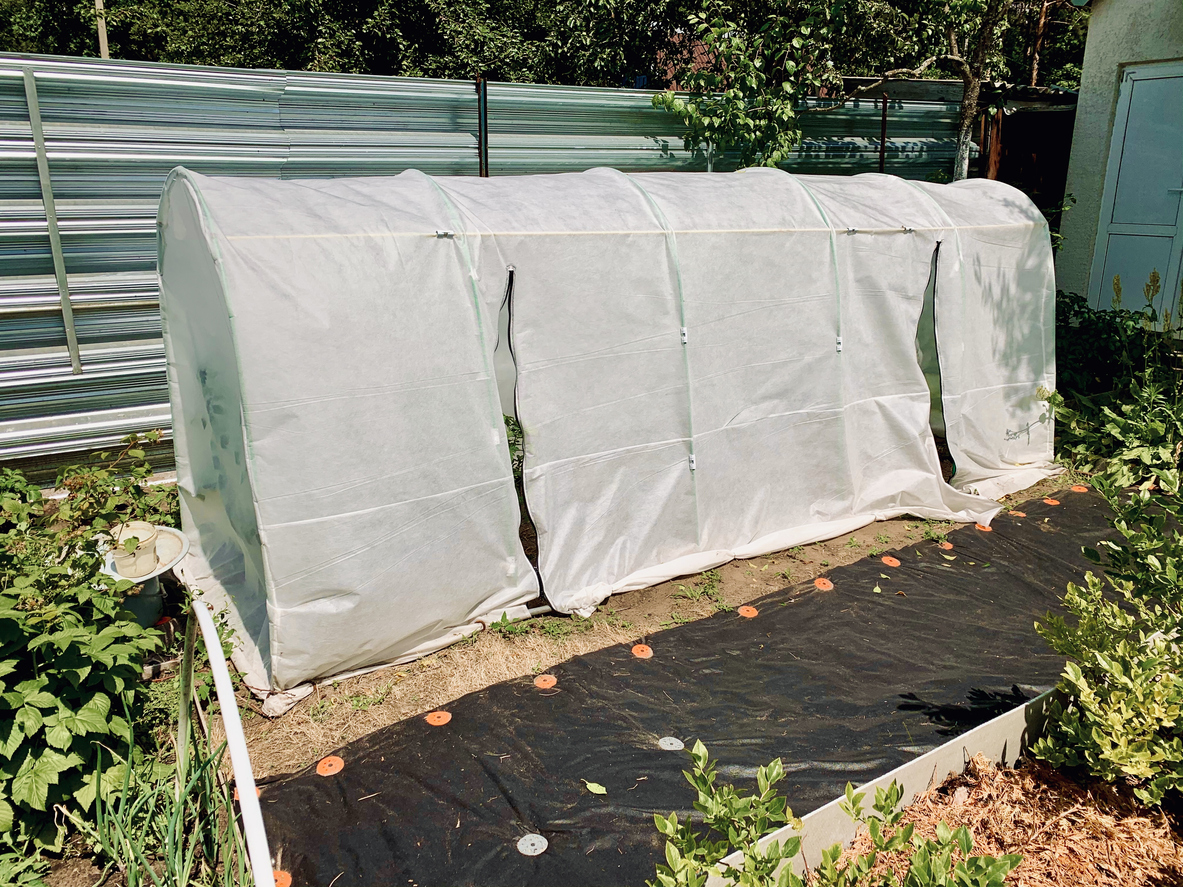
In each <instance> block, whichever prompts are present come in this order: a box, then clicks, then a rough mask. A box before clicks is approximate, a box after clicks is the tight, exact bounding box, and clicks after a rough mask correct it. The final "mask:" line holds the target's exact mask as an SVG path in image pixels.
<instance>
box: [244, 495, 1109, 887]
mask: <svg viewBox="0 0 1183 887" xmlns="http://www.w3.org/2000/svg"><path fill="white" fill-rule="evenodd" d="M1055 498H1056V499H1058V500H1059V501H1060V504H1059V505H1048V504H1044V503H1043V502H1039V501H1038V500H1037V501H1035V502H1030V503H1026V504H1025V505H1023V506H1021V508H1022V509H1023V510H1024V511H1025V512H1026V517H1016V516H1013V515H1011V514H1008V513H1007V512H1005V511H1004V512H1003V513H1002V514H1000V515H999V516H998V518H996V519H995V521H994V524H993V528H992V531H991V532H983V531H981V530H978V529H976V528H974V527H972V526H969V527H965V528H962V529H958V530H957V531H955V532H953V533H952V534H951V535H950V536H949V541H950V542H952V544H953V548H952V549H950V550H943V549H941V548H940V547H938V545H937V544H936V543H935V542H934V541H924V542H920V543H917V544H916V545H913V546H911V547H909V548H905V549H903V550H901V551H895V552H891V555H892V556H894V557H895V558H898V560H899V561H900V565H899V566H897V567H892V566H888V565H887V564H885V563H883V562H882V561H881V559H880V558H878V557H868V558H864V559H863V560H861V561H859V562H858V563H856V564H852V565H851V566H848V567H841V568H838V569H835V570H833V571H832V572H830V573H828V574H826V575H827V578H829V579H830V580H831V581H832V582H833V586H834V587H833V589H832V590H830V591H821V590H817V589H815V588H814V586H813V585H812V584H809V585H805V586H796V587H793V588H787V589H785V590H783V591H780V592H776V593H774V594H770V595H767V596H765V597H763V598H760V599H759V600H756V601H753V602H752V605H753V606H754V607H755V608H756V609H757V610H758V611H759V612H758V615H756V616H755V617H753V618H745V617H743V616H741V615H739V614H738V613H736V612H721V613H717V614H716V615H714V616H713V617H711V618H709V619H704V620H701V621H698V622H693V623H690V624H687V625H682V626H679V627H676V628H672V629H670V630H668V631H662V632H659V633H657V634H654V635H650V636H648V637H646V638H642V639H640V642H643V643H645V644H648V645H649V646H650V647H651V648H652V651H653V656H652V658H650V659H640V658H637V657H636V656H634V655H633V653H632V645H628V644H626V645H622V646H616V647H611V648H608V649H605V650H600V651H598V652H595V653H591V654H588V655H586V656H580V657H578V658H576V659H572V660H570V661H568V662H565V663H563V664H561V665H558V666H556V667H555V668H553V669H551V670H550V672H548V673H549V674H552V675H554V676H555V677H556V678H557V684H556V685H555V686H554V687H553V688H551V689H547V690H541V689H539V688H538V687H536V686H535V684H534V682H533V679H532V677H525V678H521V679H520V680H515V681H509V682H507V683H503V684H498V685H496V686H493V687H489V688H488V689H486V690H482V691H480V692H477V693H471V694H469V695H468V696H465V697H463V698H461V699H458V700H456V701H455V702H453V703H450V704H449V705H447V706H446V710H447V712H448V713H450V714H451V720H449V721H448V722H447V723H446V724H444V725H442V726H432V725H431V724H429V723H428V722H427V721H426V720H425V719H424V717H422V716H420V717H415V718H411V719H409V720H406V721H403V722H401V723H398V724H393V725H391V726H389V727H386V728H384V729H382V730H379V731H377V732H375V733H373V734H371V735H369V736H367V737H365V738H363V739H360V740H358V741H356V742H353V743H351V744H350V745H347V746H345V747H344V748H342V749H340V750H339V751H338V752H336V754H337V755H338V756H340V757H341V758H342V759H343V760H344V767H343V769H341V771H340V772H338V773H335V774H334V775H331V776H321V775H318V773H317V770H316V768H315V767H310V768H309V769H307V770H305V771H302V772H300V773H296V774H292V775H290V776H286V777H281V778H278V779H276V780H273V781H271V782H269V783H268V784H266V785H264V786H263V787H262V795H261V797H262V802H263V815H264V817H265V819H266V823H267V831H268V836H269V838H270V841H271V852H272V855H273V857H274V856H277V855H278V856H279V860H278V862H279V868H281V869H282V870H285V871H287V872H289V873H291V875H292V876H293V883H294V884H297V885H299V884H317V885H329V884H332V885H333V887H355V885H376V884H383V885H433V887H434V885H464V884H474V885H615V884H628V885H641V884H643V883H644V882H645V879H646V878H652V877H653V874H654V867H655V864H656V863H657V862H659V861H660V860H661V859H662V855H663V854H662V850H663V844H662V843H661V841H659V836H658V833H657V830H656V829H655V828H654V825H653V814H654V812H661V813H669V812H670V811H671V810H674V811H677V812H678V814H679V818H682V817H683V815H684V814H686V813H687V812H688V811H689V808H690V805H691V803H692V802H693V800H694V794H693V790H692V789H691V788H690V786H689V785H688V784H687V783H686V781H685V779H684V778H683V776H682V772H681V771H682V770H683V769H687V768H688V766H689V756H688V754H687V753H686V752H685V751H665V750H663V749H662V748H661V747H659V745H658V740H659V739H661V738H662V737H675V738H677V739H680V740H682V741H683V742H685V743H686V745H687V747H689V746H690V745H691V744H692V743H693V741H694V740H695V739H701V740H702V741H703V742H704V743H705V744H706V746H707V748H708V749H709V750H710V752H711V754H712V756H714V757H716V758H717V759H718V761H719V778H720V781H727V782H734V783H735V784H737V785H738V786H742V787H744V788H749V789H750V788H751V787H753V785H754V782H755V772H756V768H757V767H759V766H760V765H762V764H766V763H767V762H768V761H770V760H772V759H773V758H776V757H779V758H782V759H783V760H784V762H785V769H786V771H787V772H788V777H787V778H786V779H785V780H784V782H783V783H781V788H782V790H783V791H784V793H785V794H786V795H787V796H788V798H789V802H790V805H791V806H792V808H793V811H794V813H796V814H797V815H799V816H800V815H803V814H805V813H808V812H809V811H811V810H814V809H816V808H818V807H820V806H822V805H823V804H825V803H827V802H828V801H830V800H832V799H833V798H834V797H836V796H837V795H838V794H840V793H841V792H842V790H843V789H844V787H845V785H846V783H847V781H850V782H853V783H854V784H855V785H858V784H860V783H863V782H866V781H868V780H870V779H873V778H875V777H877V776H879V775H882V774H884V773H886V772H888V771H889V770H892V769H894V768H895V767H898V766H899V765H901V764H903V763H905V762H907V761H909V760H911V759H912V758H914V757H916V756H918V755H920V754H923V753H924V752H926V751H928V750H930V749H932V748H934V747H935V746H937V745H940V744H941V743H943V742H946V741H948V739H949V737H950V736H951V735H954V734H955V733H956V732H959V731H961V730H964V729H966V728H968V727H972V726H975V725H976V724H978V723H981V722H983V721H985V720H987V719H988V718H990V717H993V716H995V715H997V714H1000V713H1002V712H1003V711H1005V710H1007V709H1009V708H1011V707H1013V706H1015V705H1017V704H1019V703H1020V702H1021V701H1022V699H1023V698H1024V697H1029V696H1032V695H1035V694H1036V693H1038V692H1041V691H1042V690H1044V689H1047V688H1049V687H1050V686H1052V685H1053V684H1054V683H1055V681H1056V679H1057V676H1058V675H1059V673H1060V670H1061V668H1062V667H1063V660H1062V658H1060V657H1058V656H1056V655H1054V654H1052V653H1051V652H1050V651H1049V650H1048V649H1047V647H1046V645H1045V644H1044V642H1043V641H1042V640H1041V639H1040V638H1039V636H1038V635H1037V634H1036V633H1035V631H1034V628H1033V623H1034V621H1035V620H1036V619H1037V618H1039V617H1041V616H1042V615H1043V614H1044V613H1046V612H1047V611H1048V610H1049V609H1051V608H1054V607H1055V606H1056V604H1057V598H1058V595H1059V594H1060V593H1061V592H1062V591H1063V589H1064V587H1065V586H1066V585H1067V583H1069V582H1071V581H1079V580H1080V578H1081V577H1082V576H1083V574H1084V573H1085V572H1086V570H1087V569H1088V568H1089V565H1088V563H1087V561H1085V560H1084V558H1083V556H1082V555H1081V553H1080V550H1081V546H1083V545H1095V544H1096V542H1097V541H1098V540H1099V539H1101V538H1103V537H1105V536H1108V535H1109V534H1110V530H1109V524H1108V520H1107V518H1108V511H1107V509H1106V507H1105V504H1104V502H1103V500H1102V499H1101V498H1100V497H1099V496H1097V495H1096V494H1095V493H1073V492H1070V491H1065V492H1063V493H1060V494H1056V495H1055ZM884 576H886V577H887V578H883V577H884ZM876 587H878V588H879V591H878V592H876V591H875V588H876ZM585 780H586V781H587V782H592V783H598V784H599V785H602V786H603V787H604V788H606V789H607V793H606V794H593V793H592V792H590V791H589V790H588V789H587V787H586V784H585ZM529 833H537V834H541V835H542V836H544V837H545V838H546V840H547V841H548V842H549V846H548V847H547V849H546V851H545V852H543V853H542V854H541V855H538V856H533V857H531V856H525V855H523V854H521V853H519V851H518V849H517V842H518V840H519V839H520V838H521V837H523V836H524V835H526V834H529Z"/></svg>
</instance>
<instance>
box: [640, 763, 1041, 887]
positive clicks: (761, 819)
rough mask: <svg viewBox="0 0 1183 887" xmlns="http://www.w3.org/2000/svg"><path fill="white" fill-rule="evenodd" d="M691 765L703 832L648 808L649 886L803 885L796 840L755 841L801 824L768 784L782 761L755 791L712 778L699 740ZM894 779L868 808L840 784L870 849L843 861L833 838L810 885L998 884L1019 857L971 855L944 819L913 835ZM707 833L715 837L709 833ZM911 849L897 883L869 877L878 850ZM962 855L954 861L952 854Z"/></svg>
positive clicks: (764, 771) (780, 773)
mask: <svg viewBox="0 0 1183 887" xmlns="http://www.w3.org/2000/svg"><path fill="white" fill-rule="evenodd" d="M690 756H691V759H692V761H693V767H692V769H691V770H690V771H689V772H686V774H685V776H686V779H687V780H688V781H689V782H690V784H691V785H692V786H693V787H694V790H695V792H696V793H697V795H698V797H697V800H696V801H695V802H694V809H695V810H697V811H698V812H699V813H700V814H702V824H703V825H704V826H705V827H706V829H707V831H708V834H700V833H699V832H698V831H696V829H695V827H694V824H693V823H692V822H691V821H688V820H687V821H682V822H679V821H678V817H677V814H674V813H671V814H670V815H669V816H668V817H665V816H662V815H660V814H656V815H654V817H653V818H654V822H655V823H656V824H657V830H658V831H659V832H661V834H663V835H664V836H665V837H666V845H665V859H666V863H665V864H664V865H658V866H657V877H656V879H655V880H653V881H647V882H646V883H647V884H648V887H703V885H705V884H706V881H707V878H708V876H710V875H712V874H713V875H718V876H720V877H722V878H723V879H724V880H725V881H726V882H727V883H729V884H737V885H741V887H805V885H806V881H805V880H804V879H803V878H802V877H801V876H800V875H798V874H797V873H796V872H794V871H793V868H792V865H791V863H790V861H791V860H792V859H794V858H795V857H796V856H797V855H798V854H799V853H800V852H801V839H800V838H799V837H796V836H794V837H790V838H788V839H787V840H785V841H784V842H780V841H771V842H769V843H768V844H767V845H765V846H763V847H761V846H760V845H759V841H760V839H761V838H763V837H765V836H766V835H769V834H771V833H772V832H775V831H776V830H777V829H779V828H781V827H783V826H786V825H790V826H792V827H793V828H795V829H800V828H801V820H799V819H796V818H794V816H793V812H792V810H790V809H789V806H788V802H787V801H786V800H785V798H784V797H783V796H781V795H779V794H777V793H776V791H775V786H776V784H777V783H778V782H780V781H781V780H782V779H784V776H785V772H784V766H783V764H782V763H781V760H780V759H779V758H777V759H776V760H774V761H772V763H770V764H768V765H766V766H764V767H761V768H760V769H759V770H758V771H757V773H756V789H757V791H756V794H745V793H742V792H739V791H736V789H735V787H734V786H731V785H716V784H715V781H716V777H717V774H716V765H715V762H714V761H712V760H710V756H709V755H708V753H707V749H706V747H705V746H704V745H703V744H702V742H695V743H694V748H693V749H692V750H691V752H690ZM902 794H903V792H902V790H901V789H900V786H899V785H898V784H897V783H895V782H893V783H892V784H891V786H890V787H888V788H887V789H876V791H875V801H874V803H873V805H872V808H873V809H872V811H870V812H868V811H865V810H864V809H863V801H864V799H865V797H866V795H865V794H864V793H862V792H859V793H857V794H856V793H855V791H854V789H853V788H852V787H851V786H850V785H849V783H848V784H847V786H846V797H845V798H844V799H843V800H842V802H841V807H842V810H843V811H844V812H845V813H846V815H847V816H849V817H850V818H851V819H852V820H853V821H855V822H858V823H861V824H862V825H864V826H866V828H867V830H868V832H869V834H870V836H871V844H872V847H873V848H874V849H873V850H872V851H871V852H870V853H867V854H861V855H857V856H855V857H853V858H851V859H849V860H847V861H846V862H845V863H844V862H843V849H842V845H840V844H835V845H834V846H832V847H830V848H829V849H827V850H824V851H823V852H822V859H821V863H820V864H819V866H818V867H817V869H816V870H815V871H814V872H813V877H812V878H811V880H810V882H809V883H810V884H812V885H814V887H856V885H870V884H872V883H875V884H877V885H881V887H901V883H902V885H903V887H945V885H957V887H1001V885H1002V884H1003V881H1004V880H1005V878H1006V875H1007V873H1009V872H1010V871H1011V870H1012V869H1014V868H1015V867H1016V866H1017V865H1018V864H1019V862H1020V861H1021V857H1019V856H1014V855H1008V856H1003V857H1001V858H998V859H996V858H994V857H992V856H971V855H970V853H971V852H972V850H973V836H972V835H971V834H970V832H969V829H967V828H965V827H964V826H963V827H961V828H959V829H957V830H953V829H950V828H949V827H948V826H946V825H945V824H944V823H943V822H942V823H940V825H939V826H938V828H937V839H936V840H935V841H933V840H931V839H921V838H918V837H915V836H914V834H913V831H914V829H913V826H912V825H911V824H910V823H903V824H901V823H902V820H903V818H904V814H903V812H902V811H901V810H900V809H899V806H900V801H901V800H902ZM711 834H713V835H714V836H715V837H713V838H712V837H711ZM905 847H911V848H912V856H911V859H910V866H909V870H908V873H907V874H906V876H905V878H904V880H903V882H900V881H899V880H898V879H897V878H896V877H895V875H894V874H892V873H891V872H886V873H884V874H882V875H880V876H879V877H878V879H877V880H876V881H875V882H872V881H871V871H872V869H873V868H874V866H875V862H876V860H877V858H878V854H879V853H890V852H893V851H897V850H900V849H903V848H905ZM733 851H739V852H740V853H741V854H742V856H743V862H742V863H741V865H740V866H738V867H732V866H729V865H724V864H723V862H722V860H723V858H724V857H725V856H728V855H729V854H730V853H732V852H733ZM958 852H959V853H960V855H961V859H960V860H959V861H956V862H955V861H954V854H955V853H958Z"/></svg>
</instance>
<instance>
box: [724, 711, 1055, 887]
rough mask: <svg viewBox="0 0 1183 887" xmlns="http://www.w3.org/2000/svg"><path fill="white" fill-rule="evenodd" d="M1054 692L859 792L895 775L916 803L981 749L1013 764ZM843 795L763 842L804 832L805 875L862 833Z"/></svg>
mask: <svg viewBox="0 0 1183 887" xmlns="http://www.w3.org/2000/svg"><path fill="white" fill-rule="evenodd" d="M1054 693H1055V691H1054V690H1049V691H1047V692H1046V693H1043V694H1041V695H1039V696H1036V697H1035V698H1034V699H1032V700H1030V701H1028V702H1026V703H1024V704H1023V705H1020V706H1019V707H1018V708H1015V709H1013V710H1011V711H1008V712H1007V713H1006V714H1003V715H999V716H998V717H996V718H993V719H991V720H989V721H987V722H986V723H984V724H981V725H979V726H977V727H975V728H974V729H972V730H970V731H968V732H966V733H963V734H962V735H960V736H957V737H955V738H954V739H952V740H950V741H949V742H946V743H945V744H944V745H941V746H938V747H937V748H934V749H933V750H932V751H930V752H926V753H925V754H923V755H921V756H920V757H918V758H916V759H914V760H911V761H908V763H906V764H902V765H900V766H899V767H897V768H896V769H894V770H892V771H891V772H890V773H885V774H883V775H882V776H880V777H879V778H877V779H872V780H871V781H870V782H867V783H864V784H863V785H861V786H859V787H858V788H857V789H855V791H856V792H866V793H867V798H866V799H865V800H864V801H863V806H864V808H865V809H869V808H870V802H871V801H872V800H873V799H874V797H875V789H877V788H887V787H888V786H889V785H891V783H892V780H895V781H896V782H898V783H899V784H900V786H901V787H902V788H903V800H902V803H903V804H904V805H905V806H906V805H908V804H911V803H912V801H914V800H915V799H916V798H917V796H919V795H921V794H923V793H924V792H926V791H928V790H929V789H930V788H932V787H934V786H937V785H940V784H941V783H942V782H944V781H945V780H946V779H947V778H949V777H950V776H956V775H960V774H961V773H963V772H965V766H966V764H967V763H968V762H969V759H970V758H972V757H973V756H974V755H976V754H983V755H985V756H986V757H988V758H989V759H990V760H992V761H994V762H996V763H999V764H1003V765H1005V766H1008V767H1009V766H1013V765H1014V763H1015V761H1017V760H1018V759H1019V758H1020V757H1021V756H1022V754H1023V752H1024V751H1025V750H1026V749H1027V748H1028V747H1029V746H1030V745H1031V744H1032V743H1033V742H1034V741H1035V740H1036V739H1038V738H1039V737H1040V736H1041V735H1042V734H1043V729H1044V726H1045V725H1046V723H1047V710H1048V704H1049V703H1050V702H1051V700H1052V697H1053V694H1054ZM842 800H844V798H835V799H834V800H832V801H830V802H829V803H828V804H826V805H825V806H824V807H819V808H818V809H817V810H814V811H813V812H812V813H807V814H806V815H805V816H803V817H801V829H800V831H799V832H798V830H796V829H794V828H792V827H791V826H785V827H784V828H781V829H777V830H776V831H775V832H772V833H771V834H768V835H765V836H764V837H763V838H761V839H760V842H759V846H761V847H763V846H766V845H767V844H768V843H770V842H772V841H784V840H787V839H788V838H791V837H793V836H794V835H798V834H799V835H800V836H801V852H800V853H799V854H798V855H797V856H796V857H794V858H793V860H792V861H791V863H790V864H791V865H792V866H793V868H794V870H796V872H797V873H798V874H804V871H805V869H806V868H807V867H809V868H812V867H813V866H816V865H817V864H818V863H819V862H821V854H822V851H823V850H825V849H827V848H829V847H831V846H833V845H834V844H842V845H843V846H846V845H847V844H849V843H850V842H851V841H853V840H854V838H855V836H856V835H857V833H858V828H859V825H858V823H854V822H851V820H850V818H849V817H848V816H847V815H846V814H845V813H843V812H842V810H841V809H840V808H839V806H838V805H839V803H840V802H841V801H842ZM790 806H791V805H790ZM742 862H743V854H742V853H740V852H739V851H736V852H734V853H731V854H729V855H728V856H725V857H724V858H723V860H722V863H721V864H727V865H733V866H737V867H738V866H740V865H741V864H742ZM727 884H728V881H726V880H725V879H723V878H721V877H719V876H718V875H711V876H710V877H709V878H708V879H707V885H706V887H726V885H727Z"/></svg>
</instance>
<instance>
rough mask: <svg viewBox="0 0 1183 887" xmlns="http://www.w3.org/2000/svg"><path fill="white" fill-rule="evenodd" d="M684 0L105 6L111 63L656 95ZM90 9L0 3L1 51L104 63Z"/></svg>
mask: <svg viewBox="0 0 1183 887" xmlns="http://www.w3.org/2000/svg"><path fill="white" fill-rule="evenodd" d="M690 5H691V4H690V3H688V2H684V0H559V2H553V0H551V2H547V0H447V2H445V0H356V2H346V0H236V2H234V3H225V2H223V0H106V3H105V6H106V20H107V31H108V39H109V42H110V53H111V56H112V57H113V58H124V59H137V60H144V61H162V62H180V63H186V64H199V65H221V66H230V67H244V68H284V69H289V70H307V71H337V72H343V73H355V74H384V75H401V76H410V77H449V78H458V79H475V78H476V77H479V76H485V77H488V78H490V79H493V80H504V81H518V82H538V83H575V84H583V85H591V86H621V85H629V86H631V85H634V83H635V82H636V79H637V78H638V77H639V76H644V77H645V78H647V81H648V82H649V83H654V82H655V80H656V82H657V85H661V84H662V83H663V82H664V81H662V80H661V79H660V78H661V72H662V71H663V70H665V68H666V62H665V61H663V59H666V58H668V57H669V55H670V52H671V49H670V47H671V46H673V45H674V41H673V40H672V35H673V34H674V33H675V32H676V29H677V28H678V27H680V26H681V25H683V24H684V23H685V22H686V19H687V12H686V10H687V9H688V8H690ZM95 35H96V23H95V13H94V3H93V2H92V0H75V2H72V3H70V4H69V5H68V6H66V7H65V8H64V9H63V4H61V3H54V2H50V0H0V50H3V51H11V52H43V53H55V54H61V55H89V56H94V55H97V54H98V50H97V38H96V36H95Z"/></svg>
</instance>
